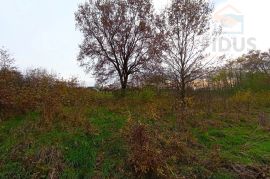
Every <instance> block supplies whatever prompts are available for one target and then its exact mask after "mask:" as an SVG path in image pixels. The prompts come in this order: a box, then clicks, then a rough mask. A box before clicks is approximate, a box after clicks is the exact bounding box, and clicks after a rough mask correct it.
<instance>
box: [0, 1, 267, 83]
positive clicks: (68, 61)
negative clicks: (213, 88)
mask: <svg viewBox="0 0 270 179" xmlns="http://www.w3.org/2000/svg"><path fill="white" fill-rule="evenodd" d="M82 1H83V0H0V46H5V47H7V48H8V49H9V50H10V52H11V53H12V54H13V56H14V57H15V59H16V66H17V67H18V68H20V69H21V70H25V69H27V68H35V67H42V68H46V69H48V70H49V71H52V72H57V73H58V74H59V75H60V76H62V77H64V78H69V77H71V76H77V77H79V79H80V80H83V81H86V83H87V84H88V85H94V78H93V77H91V76H90V75H86V74H85V73H84V71H83V69H81V68H80V67H78V63H77V62H76V56H77V54H78V44H79V43H80V42H81V34H80V32H79V31H76V29H75V21H74V12H75V11H76V9H77V5H78V4H79V3H80V2H82ZM153 2H154V4H155V6H156V8H157V9H162V8H163V7H164V6H165V5H166V4H167V3H168V2H169V0H153ZM214 3H215V6H216V9H221V8H222V7H226V6H227V5H228V4H231V5H232V6H233V7H235V8H236V9H238V10H239V11H240V12H241V13H242V14H243V16H244V34H242V35H241V36H243V37H244V38H246V39H247V38H251V37H254V38H256V46H257V48H258V49H263V50H265V49H268V48H270V35H269V34H268V33H269V32H270V25H269V24H268V17H270V11H269V7H270V1H269V0H258V1H255V0H214Z"/></svg>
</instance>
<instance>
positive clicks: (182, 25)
mask: <svg viewBox="0 0 270 179" xmlns="http://www.w3.org/2000/svg"><path fill="white" fill-rule="evenodd" d="M212 10H213V7H212V6H211V4H209V3H208V2H206V1H205V0H172V3H171V5H170V7H169V8H167V9H166V10H165V12H164V15H163V17H164V19H165V29H166V32H167V33H166V34H167V43H168V48H167V49H166V51H165V53H163V59H164V62H165V64H166V67H167V70H168V73H169V76H170V77H171V80H172V81H173V82H174V83H175V86H176V88H177V90H178V92H179V93H178V94H180V99H181V102H182V105H185V98H186V88H187V86H188V85H189V84H190V83H191V82H193V81H194V80H196V79H198V78H199V77H201V76H202V72H203V69H204V67H205V66H206V65H207V63H206V62H205V59H206V58H207V54H206V53H205V51H206V49H207V48H208V47H209V45H210V42H211V37H212V35H213V34H211V28H210V22H211V13H212Z"/></svg>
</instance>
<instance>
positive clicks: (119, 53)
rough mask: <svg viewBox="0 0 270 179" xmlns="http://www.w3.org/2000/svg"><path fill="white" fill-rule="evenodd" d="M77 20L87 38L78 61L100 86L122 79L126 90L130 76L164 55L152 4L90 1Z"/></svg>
mask: <svg viewBox="0 0 270 179" xmlns="http://www.w3.org/2000/svg"><path fill="white" fill-rule="evenodd" d="M75 16H76V22H77V27H78V28H79V30H80V31H81V32H82V33H83V36H84V40H83V42H82V44H81V45H80V54H79V56H78V61H79V62H80V65H81V66H83V67H86V69H87V71H88V72H89V71H91V70H93V71H94V75H95V76H96V77H97V82H98V83H106V82H111V80H112V79H115V78H118V81H119V82H120V84H121V88H122V89H126V88H127V84H128V81H129V78H130V76H131V75H134V74H136V73H138V72H140V71H141V70H142V69H143V68H144V67H145V66H147V64H148V63H149V62H151V60H153V59H154V56H155V55H156V54H157V53H159V52H160V50H159V44H160V43H158V42H157V41H158V39H159V35H158V34H157V32H158V31H157V29H156V28H155V18H154V15H153V6H152V4H151V0H100V1H95V2H93V1H88V2H86V3H85V4H82V5H80V6H79V9H78V11H77V12H76V13H75Z"/></svg>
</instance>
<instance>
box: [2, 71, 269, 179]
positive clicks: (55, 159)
mask: <svg viewBox="0 0 270 179" xmlns="http://www.w3.org/2000/svg"><path fill="white" fill-rule="evenodd" d="M260 79H261V78H260ZM0 82H1V86H0V95H1V101H0V102H1V103H0V105H1V122H0V142H1V146H0V178H185V177H186V178H239V177H242V178H248V177H250V178H267V177H269V171H270V168H269V165H270V128H269V113H270V91H269V90H261V91H252V88H249V89H248V90H247V89H245V88H242V90H240V89H237V88H232V89H229V90H225V89H221V90H217V89H216V90H211V91H209V89H201V90H195V91H190V94H189V97H188V99H187V106H188V107H187V108H186V111H185V113H184V116H182V115H180V113H179V108H178V107H177V106H178V105H176V104H178V102H177V98H175V93H174V91H173V90H170V89H162V90H160V89H157V88H155V87H154V86H145V87H144V88H141V89H130V90H127V91H126V92H125V94H124V95H123V93H122V92H121V91H118V90H115V91H109V92H108V91H96V90H93V89H89V88H83V87H79V86H78V85H77V84H76V81H75V80H70V81H63V80H59V79H58V78H56V77H55V76H53V75H50V74H48V73H47V72H45V71H43V70H31V71H29V72H28V73H27V74H26V75H22V74H21V73H20V72H18V71H16V70H6V69H3V70H2V71H1V81H0ZM249 84H250V83H249ZM181 114H182V113H181Z"/></svg>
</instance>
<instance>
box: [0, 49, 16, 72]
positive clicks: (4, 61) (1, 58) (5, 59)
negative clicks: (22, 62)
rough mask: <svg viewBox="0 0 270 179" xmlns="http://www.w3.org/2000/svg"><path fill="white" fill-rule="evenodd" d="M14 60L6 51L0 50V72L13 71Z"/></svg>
mask: <svg viewBox="0 0 270 179" xmlns="http://www.w3.org/2000/svg"><path fill="white" fill-rule="evenodd" d="M13 64H14V58H12V57H11V55H10V54H9V52H8V50H6V49H5V48H0V70H11V69H13V68H14V67H13Z"/></svg>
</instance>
